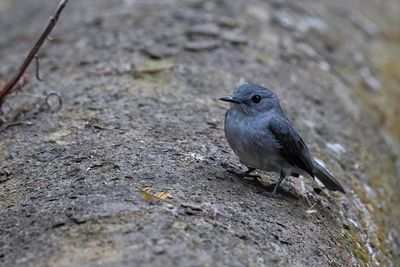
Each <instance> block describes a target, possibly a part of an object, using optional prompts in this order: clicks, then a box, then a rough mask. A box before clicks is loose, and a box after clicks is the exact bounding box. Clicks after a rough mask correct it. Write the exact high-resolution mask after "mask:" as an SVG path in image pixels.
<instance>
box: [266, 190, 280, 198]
mask: <svg viewBox="0 0 400 267" xmlns="http://www.w3.org/2000/svg"><path fill="white" fill-rule="evenodd" d="M263 195H264V196H266V197H270V198H275V197H281V196H282V194H279V193H277V192H276V191H272V192H263Z"/></svg>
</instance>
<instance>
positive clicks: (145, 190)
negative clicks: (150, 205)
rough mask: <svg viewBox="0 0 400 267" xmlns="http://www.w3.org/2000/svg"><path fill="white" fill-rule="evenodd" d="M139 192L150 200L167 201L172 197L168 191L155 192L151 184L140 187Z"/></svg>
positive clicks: (145, 198)
mask: <svg viewBox="0 0 400 267" xmlns="http://www.w3.org/2000/svg"><path fill="white" fill-rule="evenodd" d="M139 192H140V193H141V194H142V196H143V199H144V200H146V201H149V202H152V201H155V200H157V199H158V200H162V201H166V200H167V198H171V194H170V193H167V192H162V191H161V192H155V193H153V188H151V187H150V186H143V187H141V188H139Z"/></svg>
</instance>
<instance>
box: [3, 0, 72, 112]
mask: <svg viewBox="0 0 400 267" xmlns="http://www.w3.org/2000/svg"><path fill="white" fill-rule="evenodd" d="M67 2H68V0H61V1H60V2H59V4H58V6H57V9H56V11H55V14H54V16H52V17H50V20H49V23H48V24H47V27H46V29H45V30H44V31H43V33H42V34H41V35H40V37H39V39H38V40H37V41H36V43H35V45H34V46H33V47H32V49H31V51H29V54H28V56H27V57H26V58H25V60H24V62H23V63H22V65H21V66H20V67H19V70H18V71H17V73H16V74H15V75H14V76H13V77H12V78H11V79H10V80H8V81H7V83H6V84H5V85H4V86H3V87H0V107H1V104H2V103H3V100H4V97H5V96H6V95H7V94H8V93H9V92H10V91H11V90H12V89H13V87H14V86H15V84H17V83H18V81H19V79H20V78H21V76H22V75H23V74H24V72H25V71H26V69H27V68H28V66H29V64H30V63H31V62H32V60H33V59H34V58H35V55H36V54H37V52H38V51H39V49H40V47H41V46H42V45H43V43H44V41H45V40H46V38H47V37H48V36H49V34H50V32H51V31H52V30H53V28H54V26H55V25H56V23H57V21H58V18H59V17H60V14H61V12H62V10H63V9H64V7H65V5H66V4H67Z"/></svg>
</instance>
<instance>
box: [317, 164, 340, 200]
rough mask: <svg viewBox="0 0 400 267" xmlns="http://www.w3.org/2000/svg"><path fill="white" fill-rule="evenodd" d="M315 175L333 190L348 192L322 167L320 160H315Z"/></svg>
mask: <svg viewBox="0 0 400 267" xmlns="http://www.w3.org/2000/svg"><path fill="white" fill-rule="evenodd" d="M314 175H315V176H317V178H318V180H320V181H321V182H322V183H323V184H324V185H325V187H326V188H328V189H329V190H331V191H340V192H342V193H343V194H346V192H345V191H344V189H343V187H342V186H341V185H340V184H339V182H338V181H336V179H335V177H333V175H332V174H331V173H330V172H328V171H327V170H326V169H325V168H324V167H322V166H321V165H320V164H319V163H318V162H316V161H315V160H314Z"/></svg>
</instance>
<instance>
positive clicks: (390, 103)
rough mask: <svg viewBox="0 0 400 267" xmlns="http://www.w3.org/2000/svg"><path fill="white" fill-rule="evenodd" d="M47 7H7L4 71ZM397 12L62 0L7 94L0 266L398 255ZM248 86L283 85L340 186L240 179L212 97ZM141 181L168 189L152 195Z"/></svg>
mask: <svg viewBox="0 0 400 267" xmlns="http://www.w3.org/2000/svg"><path fill="white" fill-rule="evenodd" d="M55 2H56V1H43V0H42V1H39V0H30V1H24V0H16V1H12V0H3V1H1V2H0V32H1V35H0V59H1V60H0V80H5V79H7V78H8V77H9V76H10V75H11V74H12V73H13V72H14V71H15V70H16V69H17V66H18V65H19V63H20V62H21V61H22V59H23V57H24V55H25V54H26V53H27V51H28V49H29V48H30V47H31V46H32V44H33V41H34V39H35V38H36V36H37V35H38V34H39V33H40V31H41V30H42V29H43V28H44V25H45V23H46V21H47V19H48V17H49V15H50V14H51V13H52V12H53V10H54V8H55ZM399 11H400V4H399V3H398V1H396V0H387V1H372V0H370V1H366V0H365V1H364V0H363V1H360V0H352V1H344V0H337V1H330V0H329V1H328V0H326V1H323V2H321V1H309V0H301V1H270V2H267V1H257V0H252V1H245V0H237V1H231V0H229V1H228V0H225V1H223V0H221V1H178V0H168V1H165V0H152V1H145V0H143V1H138V0H137V1H134V0H96V1H88V0H85V1H70V3H69V4H68V6H67V7H66V9H65V11H64V13H63V14H62V17H61V20H60V22H59V24H58V25H57V26H56V29H55V31H54V33H53V34H52V37H53V39H54V40H53V41H51V42H47V43H46V44H45V46H44V47H43V49H42V50H41V52H40V54H39V55H40V58H41V69H40V72H41V75H42V76H43V77H42V78H43V79H44V81H43V82H39V81H36V80H35V78H34V68H33V67H31V68H30V69H29V71H28V75H29V82H28V84H27V85H26V86H25V87H24V88H23V89H22V91H21V92H16V93H15V94H13V95H11V96H9V97H8V98H7V101H6V103H5V104H4V105H3V107H2V112H3V114H2V122H0V123H1V124H0V265H1V266H126V265H131V266H288V265H290V266H326V265H332V266H348V265H361V266H364V265H369V266H375V265H378V263H380V264H381V266H388V265H398V264H400V263H399V261H398V259H399V257H400V251H399V232H398V228H396V225H397V227H398V220H399V219H400V216H399V213H400V212H399V198H398V192H399V190H400V186H399V182H398V181H399V180H398V179H399V169H400V164H399V160H398V156H399V149H398V143H399V141H400V137H399V136H400V129H399V114H400V111H399V105H398V102H399V99H400V95H399V90H398V86H399V83H400V81H399V79H398V77H399V76H400V69H399V67H398V66H400V48H399V40H400V32H399V29H398V26H396V25H399V24H400V23H399V22H400V21H399V18H398V13H399ZM382 14H385V16H382ZM243 81H252V82H256V83H260V84H263V85H266V86H268V87H269V88H271V89H273V90H274V91H275V92H276V93H277V94H278V95H279V97H280V98H281V102H282V104H283V106H284V109H285V110H286V112H287V114H288V116H289V117H290V118H291V119H292V120H293V122H294V124H295V125H296V126H297V128H298V129H299V131H300V132H301V134H302V135H303V137H304V139H305V140H306V142H308V143H309V146H310V149H311V150H312V152H313V154H314V155H315V156H317V157H318V158H320V159H321V160H323V161H324V162H325V164H326V165H327V166H328V168H329V169H330V170H331V171H332V172H333V173H335V174H336V176H337V177H338V179H339V180H340V181H341V182H342V183H343V184H344V186H345V189H346V190H347V191H348V194H347V195H341V194H334V193H331V192H327V191H325V190H323V191H321V190H320V188H319V187H318V185H317V184H316V183H314V182H313V181H312V180H311V179H309V178H307V177H306V178H298V179H296V178H289V179H287V180H286V181H285V183H284V190H285V193H284V195H283V196H282V197H281V198H275V199H269V198H266V197H264V196H262V195H261V194H260V191H263V190H266V189H265V188H263V186H261V185H260V183H258V182H257V181H250V180H246V179H240V178H238V177H236V176H235V175H233V174H232V171H240V170H241V169H240V163H239V162H238V160H237V158H236V157H235V156H234V154H233V153H232V152H231V151H230V149H229V147H228V145H227V143H226V141H225V138H224V135H223V119H224V112H225V110H226V109H227V106H226V105H225V104H224V103H220V102H219V101H217V98H218V97H219V96H222V95H226V94H229V93H230V92H231V90H232V88H233V87H234V86H235V85H237V84H238V83H240V82H243ZM52 91H55V92H58V93H60V94H61V95H62V101H63V106H62V109H61V110H60V111H58V112H54V113H52V112H51V111H50V110H49V107H48V106H47V105H46V104H45V101H44V96H45V95H46V94H48V93H49V92H52ZM53 102H54V101H53ZM53 105H57V104H56V103H52V104H51V107H50V109H53V108H54V107H53ZM396 164H397V165H396ZM396 166H397V167H396ZM259 174H260V175H261V177H262V179H261V183H262V184H266V185H268V184H271V183H273V182H274V181H276V178H277V177H276V176H274V175H271V174H266V173H259ZM143 186H151V187H153V188H154V191H164V192H168V193H170V194H171V195H172V199H170V201H168V202H160V201H156V202H154V203H149V202H146V201H145V200H144V199H143V196H142V195H141V194H140V193H139V192H138V189H139V188H141V187H143ZM309 202H310V203H309ZM314 203H316V204H315V205H314V206H313V207H312V208H311V209H310V210H309V208H310V205H313V204H314ZM314 211H317V212H314Z"/></svg>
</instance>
